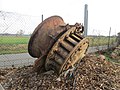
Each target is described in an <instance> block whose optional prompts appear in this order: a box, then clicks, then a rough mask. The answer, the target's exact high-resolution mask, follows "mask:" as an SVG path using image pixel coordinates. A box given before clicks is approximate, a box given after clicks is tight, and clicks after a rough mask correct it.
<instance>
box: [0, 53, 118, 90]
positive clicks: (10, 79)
mask: <svg viewBox="0 0 120 90" xmlns="http://www.w3.org/2000/svg"><path fill="white" fill-rule="evenodd" d="M0 76H1V78H0V83H1V84H2V86H3V87H4V88H5V90H120V64H117V63H112V62H110V61H107V60H104V59H101V58H100V57H99V56H96V55H95V54H89V55H87V56H86V57H85V58H84V59H83V60H82V61H81V62H80V63H79V67H78V68H77V69H76V71H75V72H74V73H73V75H71V76H69V75H68V76H67V77H64V76H62V75H61V76H60V77H58V76H57V75H56V73H55V72H54V71H48V72H45V73H42V74H39V73H37V72H34V71H33V66H25V67H22V68H11V69H0Z"/></svg>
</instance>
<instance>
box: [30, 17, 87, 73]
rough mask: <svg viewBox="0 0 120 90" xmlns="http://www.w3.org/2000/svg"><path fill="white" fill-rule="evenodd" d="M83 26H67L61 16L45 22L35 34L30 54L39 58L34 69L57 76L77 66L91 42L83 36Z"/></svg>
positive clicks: (32, 37) (31, 41) (31, 40)
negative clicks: (52, 72)
mask: <svg viewBox="0 0 120 90" xmlns="http://www.w3.org/2000/svg"><path fill="white" fill-rule="evenodd" d="M83 31H84V27H83V26H82V25H81V24H78V23H76V24H75V25H69V24H65V23H64V21H63V19H62V18H61V17H59V16H52V17H49V18H47V19H46V20H44V21H43V22H42V23H41V24H39V25H38V26H37V28H36V29H35V31H34V32H33V34H32V36H31V38H30V41H29V45H28V52H29V54H30V55H31V56H33V57H36V58H38V59H37V60H36V61H35V64H34V67H35V68H36V69H37V71H41V69H42V70H51V69H52V70H54V71H56V72H57V74H61V73H62V72H64V71H67V70H68V69H70V68H71V67H73V66H74V65H75V64H77V63H78V62H79V61H80V60H81V59H82V58H83V57H84V56H85V53H86V50H87V48H88V45H89V42H88V39H86V38H84V37H83V36H82V33H83Z"/></svg>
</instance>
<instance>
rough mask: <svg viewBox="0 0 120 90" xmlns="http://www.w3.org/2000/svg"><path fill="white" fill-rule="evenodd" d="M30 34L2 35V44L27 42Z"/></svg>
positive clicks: (0, 37)
mask: <svg viewBox="0 0 120 90" xmlns="http://www.w3.org/2000/svg"><path fill="white" fill-rule="evenodd" d="M28 41H29V37H28V36H0V44H27V43H28Z"/></svg>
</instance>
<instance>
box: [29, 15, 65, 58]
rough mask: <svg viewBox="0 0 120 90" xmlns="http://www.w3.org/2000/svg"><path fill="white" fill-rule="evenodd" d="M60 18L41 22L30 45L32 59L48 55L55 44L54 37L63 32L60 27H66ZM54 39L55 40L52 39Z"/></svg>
mask: <svg viewBox="0 0 120 90" xmlns="http://www.w3.org/2000/svg"><path fill="white" fill-rule="evenodd" d="M64 24H65V23H64V21H63V19H62V18H61V17H60V16H52V17H49V18H47V19H45V20H44V21H43V22H41V23H40V24H39V25H38V26H37V27H36V29H35V30H34V32H33V33H32V35H31V38H30V40H29V43H28V52H29V54H30V55H31V56H32V57H35V58H39V57H40V56H41V55H46V54H47V52H48V51H49V50H50V48H51V46H52V45H53V44H54V39H53V38H54V37H57V36H58V35H59V33H61V32H63V29H62V28H60V27H59V25H64ZM52 37H53V38H52Z"/></svg>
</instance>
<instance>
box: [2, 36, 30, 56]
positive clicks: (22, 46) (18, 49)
mask: <svg viewBox="0 0 120 90" xmlns="http://www.w3.org/2000/svg"><path fill="white" fill-rule="evenodd" d="M29 38H30V37H29V36H0V55H1V54H13V53H25V52H27V47H28V41H29Z"/></svg>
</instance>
